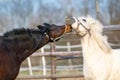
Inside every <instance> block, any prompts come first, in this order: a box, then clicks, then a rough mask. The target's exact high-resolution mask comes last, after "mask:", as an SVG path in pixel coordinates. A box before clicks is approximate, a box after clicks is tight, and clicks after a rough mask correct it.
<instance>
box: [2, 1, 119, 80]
mask: <svg viewBox="0 0 120 80" xmlns="http://www.w3.org/2000/svg"><path fill="white" fill-rule="evenodd" d="M68 15H74V16H87V15H90V16H92V17H94V18H96V19H98V20H99V21H100V22H102V24H103V25H105V26H106V25H107V26H108V25H119V24H120V0H0V34H3V33H4V32H7V31H9V30H12V29H14V28H23V27H24V28H37V25H39V24H43V23H44V22H48V23H51V24H52V23H53V24H56V25H63V24H65V17H66V16H68ZM119 26H120V25H119ZM113 27H114V26H113ZM119 33H120V31H119V30H118V31H116V30H115V31H108V32H106V33H105V34H107V35H108V36H109V42H110V43H116V44H118V45H117V47H115V48H120V44H119V43H120V35H119ZM43 48H44V49H43ZM43 48H42V50H44V52H49V51H50V46H49V44H48V45H46V46H44V47H43ZM70 51H71V52H72V51H81V45H80V39H79V36H77V35H75V34H73V33H70V34H68V35H66V36H65V37H64V38H62V39H61V40H60V41H58V42H57V43H56V52H64V53H68V52H70ZM41 52H42V53H43V51H41V49H40V50H39V51H38V52H36V54H37V53H38V54H39V53H41ZM78 54H79V53H78ZM44 61H45V62H44ZM82 62H83V61H82V57H81V56H77V57H72V58H68V59H63V60H62V59H60V60H57V61H56V65H57V68H56V73H57V74H60V75H64V74H70V75H73V74H81V75H82ZM43 64H44V65H43ZM50 65H51V59H50V57H44V59H43V58H41V57H40V56H34V55H32V56H31V57H29V59H27V60H25V61H24V62H23V64H22V65H21V70H20V73H19V76H25V75H30V76H31V75H48V74H50V67H51V66H50ZM43 68H45V69H46V71H45V73H44V71H43ZM19 76H18V77H19ZM26 80H27V79H26ZM28 80H29V79H28ZM33 80H34V79H33ZM44 80H46V79H44ZM59 80H73V78H72V79H59ZM74 80H80V79H78V78H76V79H74Z"/></svg>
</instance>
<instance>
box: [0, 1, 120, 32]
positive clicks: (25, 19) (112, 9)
mask: <svg viewBox="0 0 120 80" xmlns="http://www.w3.org/2000/svg"><path fill="white" fill-rule="evenodd" d="M119 3H120V0H0V32H1V33H3V32H6V31H8V30H11V29H13V28H19V27H25V28H28V27H30V28H31V27H32V28H35V27H36V25H38V24H42V23H44V22H48V23H54V24H64V22H65V21H64V20H65V17H66V16H68V15H75V16H87V15H90V16H93V17H94V18H99V20H100V21H101V22H102V23H103V24H104V25H109V24H119V23H120V16H119V15H120V10H119V9H120V5H119Z"/></svg>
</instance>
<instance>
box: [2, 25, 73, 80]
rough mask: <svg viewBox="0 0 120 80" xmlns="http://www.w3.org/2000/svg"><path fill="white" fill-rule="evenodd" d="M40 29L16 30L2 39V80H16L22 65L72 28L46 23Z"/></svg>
mask: <svg viewBox="0 0 120 80" xmlns="http://www.w3.org/2000/svg"><path fill="white" fill-rule="evenodd" d="M38 28H39V29H36V30H35V29H34V30H33V29H24V28H23V29H14V30H12V31H10V32H7V33H5V34H4V35H3V36H1V37H0V80H15V78H16V76H17V75H18V73H19V69H20V65H21V63H22V62H23V61H24V60H25V59H26V58H27V57H28V56H30V55H31V54H32V53H34V52H35V51H36V50H38V49H39V48H41V47H42V46H44V45H45V44H47V43H48V42H53V41H57V40H59V39H60V38H61V36H62V35H64V33H67V32H70V31H71V27H70V26H65V25H62V26H57V25H50V24H47V23H45V24H44V25H39V26H38Z"/></svg>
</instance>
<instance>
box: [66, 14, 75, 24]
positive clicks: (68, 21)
mask: <svg viewBox="0 0 120 80" xmlns="http://www.w3.org/2000/svg"><path fill="white" fill-rule="evenodd" d="M73 23H75V19H74V17H73V16H68V17H66V24H67V25H72V24H73Z"/></svg>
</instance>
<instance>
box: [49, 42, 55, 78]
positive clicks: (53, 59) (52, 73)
mask: <svg viewBox="0 0 120 80" xmlns="http://www.w3.org/2000/svg"><path fill="white" fill-rule="evenodd" d="M50 50H51V76H53V75H54V74H56V64H55V61H56V57H55V56H53V55H52V54H53V53H54V52H55V43H50ZM51 80H56V78H51Z"/></svg>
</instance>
